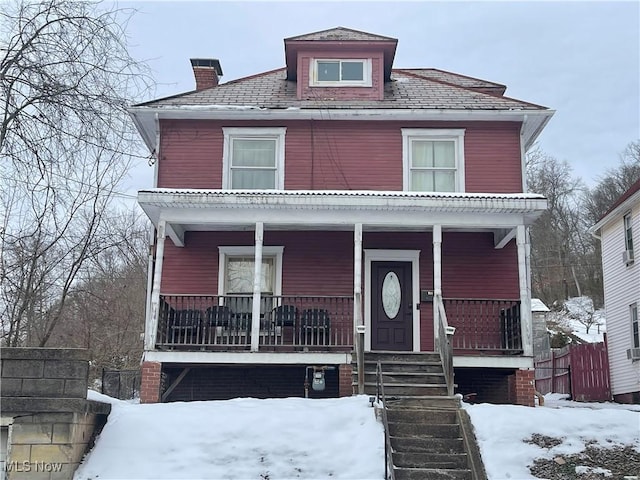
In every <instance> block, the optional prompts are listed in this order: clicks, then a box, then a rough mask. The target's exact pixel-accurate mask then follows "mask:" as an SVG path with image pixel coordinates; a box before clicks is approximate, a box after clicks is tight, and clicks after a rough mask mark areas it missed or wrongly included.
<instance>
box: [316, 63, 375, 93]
mask: <svg viewBox="0 0 640 480" xmlns="http://www.w3.org/2000/svg"><path fill="white" fill-rule="evenodd" d="M310 70H311V75H310V76H309V82H310V85H311V86H316V87H320V86H331V87H349V86H351V87H370V86H371V60H369V59H355V58H349V59H342V60H338V59H317V58H316V59H314V60H312V62H311V69H310Z"/></svg>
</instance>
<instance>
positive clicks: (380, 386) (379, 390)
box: [376, 360, 396, 480]
mask: <svg viewBox="0 0 640 480" xmlns="http://www.w3.org/2000/svg"><path fill="white" fill-rule="evenodd" d="M376 399H377V401H378V403H380V400H382V425H383V427H384V470H385V478H386V479H387V480H395V479H396V474H395V472H394V470H393V449H392V447H391V436H390V435H389V421H388V420H387V398H386V397H385V394H384V382H383V380H382V365H381V364H380V361H379V360H378V363H377V365H376Z"/></svg>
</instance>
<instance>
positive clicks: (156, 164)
mask: <svg viewBox="0 0 640 480" xmlns="http://www.w3.org/2000/svg"><path fill="white" fill-rule="evenodd" d="M154 121H155V124H156V148H155V150H154V152H152V153H155V155H156V161H155V162H154V164H153V188H158V170H159V163H160V117H159V116H158V114H157V113H156V114H155V119H154Z"/></svg>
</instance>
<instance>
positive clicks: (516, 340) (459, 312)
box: [443, 298, 522, 355]
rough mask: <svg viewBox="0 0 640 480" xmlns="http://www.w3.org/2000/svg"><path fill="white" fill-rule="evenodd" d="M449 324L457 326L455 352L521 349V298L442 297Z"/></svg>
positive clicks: (512, 351) (454, 338) (516, 352)
mask: <svg viewBox="0 0 640 480" xmlns="http://www.w3.org/2000/svg"><path fill="white" fill-rule="evenodd" d="M443 302H444V307H445V310H446V312H447V320H448V322H449V325H451V326H453V327H455V328H456V331H455V334H454V335H453V338H452V343H453V349H454V351H455V353H456V354H460V353H464V351H467V350H468V351H475V352H478V351H481V352H484V353H492V352H495V353H503V354H512V355H513V354H520V353H522V333H521V330H520V300H496V299H462V298H445V299H443Z"/></svg>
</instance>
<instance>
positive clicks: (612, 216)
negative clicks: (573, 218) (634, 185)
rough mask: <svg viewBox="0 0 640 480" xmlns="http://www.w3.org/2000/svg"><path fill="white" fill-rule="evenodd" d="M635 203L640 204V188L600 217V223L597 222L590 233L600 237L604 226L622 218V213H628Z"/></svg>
mask: <svg viewBox="0 0 640 480" xmlns="http://www.w3.org/2000/svg"><path fill="white" fill-rule="evenodd" d="M634 205H640V190H638V191H636V192H635V193H633V194H632V195H631V196H630V197H629V198H627V199H626V200H625V201H624V202H622V203H621V204H620V205H618V206H616V207H615V208H614V209H612V210H611V211H610V212H609V213H607V214H606V215H605V216H604V217H602V219H600V221H599V222H598V223H596V224H595V225H594V226H593V227H591V228H590V229H589V233H591V235H593V236H594V237H596V238H600V233H601V230H602V228H604V227H605V226H606V225H607V224H608V223H610V222H612V221H614V220H616V219H618V218H620V217H621V216H622V215H624V214H625V213H627V212H628V211H629V210H630V209H631V207H633V206H634Z"/></svg>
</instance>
